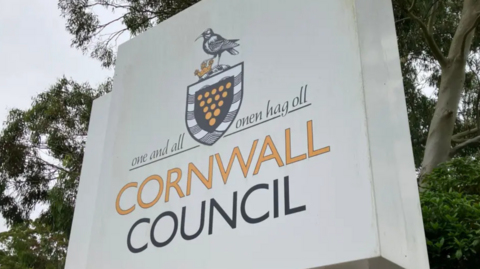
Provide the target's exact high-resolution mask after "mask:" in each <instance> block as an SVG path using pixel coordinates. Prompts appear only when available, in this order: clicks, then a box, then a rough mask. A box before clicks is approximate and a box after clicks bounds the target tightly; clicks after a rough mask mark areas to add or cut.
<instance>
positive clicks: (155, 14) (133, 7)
mask: <svg viewBox="0 0 480 269" xmlns="http://www.w3.org/2000/svg"><path fill="white" fill-rule="evenodd" d="M197 2H200V0H93V1H89V0H59V2H58V7H59V8H60V10H61V12H62V13H61V14H62V16H63V17H64V18H66V19H67V26H66V29H67V31H68V32H69V33H70V34H71V35H72V36H73V39H72V46H74V47H75V48H77V49H81V50H82V51H83V52H85V53H90V56H91V57H92V58H95V59H98V60H100V61H101V63H102V66H104V67H107V68H108V67H111V66H113V65H114V64H115V52H114V44H113V43H114V42H116V41H117V40H118V38H119V37H120V36H121V35H122V34H124V33H126V32H129V33H130V34H131V35H137V34H139V33H142V32H143V31H145V30H147V29H148V28H150V27H152V26H154V25H156V24H158V23H160V22H162V21H164V20H166V19H168V18H170V17H172V16H174V15H175V14H177V13H178V12H180V11H182V10H184V9H186V8H188V7H190V6H191V5H193V4H195V3H197ZM95 8H105V9H107V10H110V11H111V12H114V13H116V14H120V15H119V16H118V17H117V18H116V19H113V20H111V21H107V22H101V21H100V19H99V16H98V15H97V14H96V12H95ZM116 22H120V23H121V24H122V28H121V29H115V28H113V27H112V26H114V24H115V23H116ZM110 29H112V30H113V32H109V31H110ZM105 32H107V33H105Z"/></svg>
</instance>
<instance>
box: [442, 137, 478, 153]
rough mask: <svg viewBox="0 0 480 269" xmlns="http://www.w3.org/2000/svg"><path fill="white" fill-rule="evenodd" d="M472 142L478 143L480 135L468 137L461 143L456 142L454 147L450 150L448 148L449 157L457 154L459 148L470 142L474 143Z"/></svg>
mask: <svg viewBox="0 0 480 269" xmlns="http://www.w3.org/2000/svg"><path fill="white" fill-rule="evenodd" d="M474 143H480V135H479V136H477V137H474V138H472V139H469V140H467V141H465V142H463V143H461V144H458V145H456V146H455V147H453V148H452V149H451V150H450V154H449V156H450V158H452V157H453V156H455V154H457V153H458V152H459V151H460V150H461V149H463V148H465V147H467V146H469V145H471V144H474Z"/></svg>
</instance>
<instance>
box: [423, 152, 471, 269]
mask: <svg viewBox="0 0 480 269" xmlns="http://www.w3.org/2000/svg"><path fill="white" fill-rule="evenodd" d="M426 182H427V183H428V184H429V185H428V188H427V189H426V190H425V191H424V192H422V193H421V201H422V212H423V221H424V226H425V234H426V237H427V245H428V254H429V258H430V266H431V268H432V269H447V268H448V269H456V268H459V269H460V268H462V269H474V268H475V269H477V268H479V267H478V266H479V265H480V160H479V159H478V158H474V157H464V158H457V159H453V160H451V161H449V162H446V163H444V164H442V165H440V166H439V167H438V168H436V169H435V170H434V171H433V172H432V173H431V174H429V175H427V176H426Z"/></svg>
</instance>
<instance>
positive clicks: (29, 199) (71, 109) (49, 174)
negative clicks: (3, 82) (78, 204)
mask: <svg viewBox="0 0 480 269" xmlns="http://www.w3.org/2000/svg"><path fill="white" fill-rule="evenodd" d="M110 89H111V81H110V80H108V81H107V82H106V83H104V84H102V85H100V86H99V87H98V88H96V89H95V88H92V87H90V85H88V84H87V83H83V84H80V83H77V82H75V81H73V80H68V79H66V78H65V77H63V78H61V79H59V80H58V81H57V83H55V84H54V85H53V86H52V87H51V88H50V89H49V90H48V91H46V92H44V93H41V94H39V95H38V96H37V97H35V98H34V99H33V102H32V106H31V108H29V109H27V110H19V109H13V110H11V111H10V113H9V116H8V118H7V121H6V122H5V124H4V129H3V131H2V132H1V134H0V212H1V214H2V215H3V217H4V218H5V219H6V222H7V224H8V225H10V226H11V225H16V224H22V223H27V222H28V221H29V219H30V213H31V212H32V210H33V209H34V207H35V206H37V205H39V204H44V205H47V209H46V210H45V211H44V212H43V213H42V214H41V216H40V219H41V220H42V221H43V223H45V224H47V225H49V226H50V227H51V229H52V230H53V231H61V232H64V233H65V234H66V236H67V237H68V235H69V233H70V227H71V223H72V218H73V210H74V206H75V196H76V192H77V186H78V181H79V178H80V170H81V167H82V160H83V150H84V146H85V139H86V136H87V131H88V123H89V120H90V111H91V108H92V102H93V100H94V99H95V98H97V97H99V96H101V95H103V94H105V93H107V92H109V91H110Z"/></svg>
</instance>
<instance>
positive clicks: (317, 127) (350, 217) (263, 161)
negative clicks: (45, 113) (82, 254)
mask: <svg viewBox="0 0 480 269" xmlns="http://www.w3.org/2000/svg"><path fill="white" fill-rule="evenodd" d="M354 2H355V1H352V0H341V1H339V0H327V1H318V0H302V1H297V0H285V1H278V0H262V1H258V0H241V1H240V0H229V1H223V0H204V1H202V2H200V3H199V4H197V5H195V6H193V7H191V8H189V9H187V10H186V11H184V12H182V13H180V14H178V15H176V16H175V17H173V18H171V19H169V20H168V21H166V22H164V23H162V24H160V25H158V26H156V27H154V28H153V29H151V30H149V31H147V32H146V33H143V34H141V35H140V36H138V37H136V38H134V39H133V40H131V41H129V42H127V43H125V44H123V45H122V46H121V47H120V50H119V56H118V61H117V66H116V74H115V80H114V81H115V82H114V90H113V93H112V95H111V97H110V98H109V100H110V101H109V102H110V105H109V108H108V124H107V125H106V126H105V140H104V144H102V145H97V146H98V148H101V149H98V150H97V151H98V154H101V155H102V156H103V161H102V166H101V167H102V171H101V172H99V173H98V178H99V179H98V184H97V186H94V188H98V191H97V193H98V195H97V197H96V198H95V199H96V203H95V204H96V206H95V208H92V211H94V217H92V218H93V222H92V223H91V224H90V223H89V224H86V225H91V227H92V229H91V232H90V230H89V232H88V234H86V235H87V236H85V237H86V238H85V239H84V240H86V241H88V250H86V253H87V254H86V259H87V262H86V263H87V265H86V268H119V269H120V268H129V269H131V268H152V267H153V266H155V267H160V268H169V269H175V268H178V269H207V268H208V269H220V268H222V269H223V268H230V269H236V268H239V269H240V268H242V269H244V268H250V269H260V268H276V269H282V268H285V269H296V268H298V269H302V268H315V267H320V266H326V265H332V264H339V263H344V262H349V261H355V260H362V259H370V258H376V257H380V256H382V252H383V251H385V247H384V246H382V243H383V241H382V240H383V239H382V238H379V235H378V234H379V230H381V229H382V227H383V226H382V225H383V224H382V222H381V221H379V217H378V213H379V211H378V210H376V203H377V201H376V200H375V195H376V194H375V188H374V184H373V182H374V177H373V175H374V174H375V170H373V166H374V165H375V164H376V163H373V162H372V158H371V154H370V147H371V144H369V139H370V138H371V137H370V135H371V134H369V125H368V113H369V112H368V111H366V103H367V102H369V99H368V98H366V92H365V88H364V83H365V79H364V75H365V74H364V72H365V71H364V69H362V67H363V66H364V65H365V63H364V62H362V55H361V47H362V44H361V42H360V41H359V31H360V32H361V31H362V30H361V29H360V28H358V27H357V19H359V18H357V13H356V6H355V4H354ZM365 3H367V2H365ZM368 3H370V2H368ZM370 4H372V5H373V3H370ZM390 12H391V11H390ZM359 29H360V30H359ZM402 112H404V111H402ZM94 116H95V115H94ZM402 120H403V118H402ZM403 123H405V122H402V124H403ZM402 126H404V125H402ZM407 131H408V130H407ZM407 135H408V133H407ZM405 138H406V140H405ZM405 141H407V142H408V136H407V137H405V136H404V137H402V143H403V142H405ZM102 143H103V142H102ZM94 147H96V146H95V145H93V144H92V145H89V148H94ZM92 150H93V149H92ZM79 195H81V194H79ZM392 197H396V196H395V195H392ZM79 199H80V198H79ZM81 199H88V198H81ZM79 201H81V200H79ZM396 202H397V203H398V202H401V201H400V200H399V201H396ZM415 214H416V213H415ZM400 215H401V214H400ZM402 216H403V215H402ZM415 217H418V216H417V215H415ZM415 221H416V220H415ZM75 223H81V220H79V219H78V218H77V217H76V219H75ZM415 223H417V222H415ZM75 225H76V224H74V226H75ZM79 225H80V224H79ZM415 225H416V224H415ZM402 229H404V228H402ZM73 234H75V232H74V233H73ZM75 240H80V241H81V240H82V239H75ZM395 240H397V239H395ZM402 240H403V239H402ZM420 241H421V240H420ZM397 242H399V243H398V244H400V245H401V246H404V245H407V243H405V242H404V241H398V240H397ZM71 244H75V243H71ZM83 245H85V244H83ZM399 255H401V256H402V259H403V253H401V252H399ZM394 258H396V256H395V257H394V256H392V259H394ZM71 259H72V258H71ZM71 259H70V261H69V262H70V265H68V264H67V268H76V267H75V265H74V263H73V262H72V260H71ZM401 262H402V261H401ZM401 262H399V263H401ZM400 265H402V264H400ZM392 268H394V267H392ZM404 268H407V267H404ZM408 268H413V267H408ZM416 268H425V267H421V266H417V267H416Z"/></svg>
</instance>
